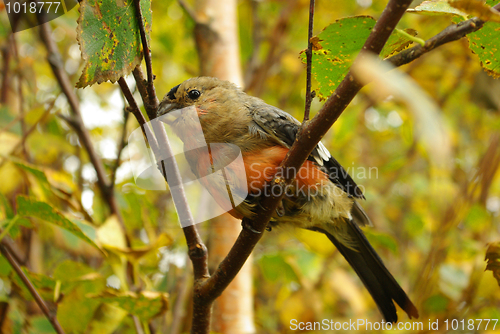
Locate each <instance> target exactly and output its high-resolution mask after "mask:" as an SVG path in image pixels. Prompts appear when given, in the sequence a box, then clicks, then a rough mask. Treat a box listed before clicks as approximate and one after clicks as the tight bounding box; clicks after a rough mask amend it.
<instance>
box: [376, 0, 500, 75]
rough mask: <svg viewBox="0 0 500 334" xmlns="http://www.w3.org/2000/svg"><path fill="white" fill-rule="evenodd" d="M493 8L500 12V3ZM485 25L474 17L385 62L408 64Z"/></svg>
mask: <svg viewBox="0 0 500 334" xmlns="http://www.w3.org/2000/svg"><path fill="white" fill-rule="evenodd" d="M492 8H494V9H496V10H500V3H498V4H496V5H495V6H493V7H492ZM484 23H485V22H484V21H483V20H480V19H478V18H477V17H473V18H471V19H469V20H466V21H463V22H460V23H457V24H452V25H449V26H448V27H446V28H445V29H444V30H443V31H441V32H440V33H439V34H437V35H435V36H433V37H431V38H429V39H428V40H427V41H425V44H424V46H422V45H420V44H419V45H416V46H414V47H412V48H409V49H406V50H404V51H402V52H400V53H398V54H396V55H394V56H392V57H390V58H388V59H386V60H385V61H387V62H390V63H391V64H392V65H394V66H402V65H405V64H408V63H410V62H412V61H413V60H415V59H417V58H419V57H421V56H422V55H423V54H425V53H427V52H429V51H432V50H434V49H436V48H437V47H439V46H441V45H443V44H446V43H449V42H453V41H456V40H459V39H460V38H462V37H464V36H466V35H468V34H470V33H473V32H475V31H477V30H479V29H481V28H482V27H483V26H484Z"/></svg>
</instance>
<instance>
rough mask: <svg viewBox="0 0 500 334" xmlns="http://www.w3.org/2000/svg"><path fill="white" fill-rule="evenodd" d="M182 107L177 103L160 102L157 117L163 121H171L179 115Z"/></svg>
mask: <svg viewBox="0 0 500 334" xmlns="http://www.w3.org/2000/svg"><path fill="white" fill-rule="evenodd" d="M181 110H182V108H179V106H178V105H177V103H165V102H162V103H160V106H159V107H158V114H157V115H158V117H161V121H162V122H165V123H170V124H171V123H173V122H175V121H176V120H177V119H178V118H179V117H180V116H181Z"/></svg>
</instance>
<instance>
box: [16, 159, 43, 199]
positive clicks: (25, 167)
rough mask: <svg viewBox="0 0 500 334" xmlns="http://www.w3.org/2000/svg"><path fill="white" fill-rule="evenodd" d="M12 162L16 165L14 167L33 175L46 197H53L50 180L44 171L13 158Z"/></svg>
mask: <svg viewBox="0 0 500 334" xmlns="http://www.w3.org/2000/svg"><path fill="white" fill-rule="evenodd" d="M12 162H13V163H14V165H16V166H17V167H19V168H21V169H22V170H24V171H26V172H28V173H30V174H31V175H33V176H34V177H35V178H36V179H37V181H38V182H39V184H40V186H41V188H42V190H43V193H44V194H45V196H47V197H49V196H50V195H51V190H50V189H51V186H50V183H49V180H48V179H47V176H46V175H45V173H44V172H43V171H41V170H40V169H38V168H36V167H35V166H32V165H30V164H28V163H26V162H24V161H22V160H18V159H15V158H12Z"/></svg>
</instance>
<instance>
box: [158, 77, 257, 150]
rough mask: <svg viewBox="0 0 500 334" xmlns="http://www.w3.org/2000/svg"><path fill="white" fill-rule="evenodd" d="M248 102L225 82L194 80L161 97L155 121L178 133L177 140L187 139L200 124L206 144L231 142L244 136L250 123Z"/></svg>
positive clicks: (209, 78) (236, 88) (246, 98)
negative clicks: (179, 138) (178, 138)
mask: <svg viewBox="0 0 500 334" xmlns="http://www.w3.org/2000/svg"><path fill="white" fill-rule="evenodd" d="M248 99H255V98H253V97H250V96H248V95H247V94H245V93H244V92H243V91H242V90H241V89H239V88H238V87H237V86H236V85H234V84H233V83H231V82H229V81H224V80H219V79H216V78H211V77H196V78H191V79H188V80H186V81H184V82H183V83H181V84H179V85H177V86H175V87H174V88H172V89H171V90H170V92H168V93H167V94H166V95H165V97H164V98H163V100H162V101H161V103H160V106H159V108H158V117H160V116H161V120H162V121H163V122H166V123H168V124H170V125H171V126H172V127H173V128H174V129H175V130H176V132H179V133H178V135H179V137H181V138H183V137H185V136H186V135H187V136H189V135H190V134H189V132H191V131H192V130H193V129H194V128H195V126H196V124H201V127H202V129H203V133H204V135H205V138H206V140H207V142H219V141H220V142H231V141H232V140H233V139H234V138H236V137H239V136H241V135H242V134H244V133H245V132H248V124H249V123H250V121H251V119H250V115H249V113H248V109H247V105H248V103H247V101H248ZM198 121H199V122H198ZM182 129H184V130H182ZM181 132H184V133H181Z"/></svg>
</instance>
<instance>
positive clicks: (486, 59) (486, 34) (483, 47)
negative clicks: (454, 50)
mask: <svg viewBox="0 0 500 334" xmlns="http://www.w3.org/2000/svg"><path fill="white" fill-rule="evenodd" d="M467 39H468V40H469V47H470V49H471V50H472V52H474V53H475V54H476V55H477V56H478V57H479V60H480V61H481V66H482V67H483V69H484V70H485V71H486V72H487V73H488V74H489V75H491V76H492V77H494V78H498V77H500V23H495V22H486V23H485V24H484V26H483V27H482V28H481V29H479V30H478V31H476V32H473V33H472V34H469V35H467Z"/></svg>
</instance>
